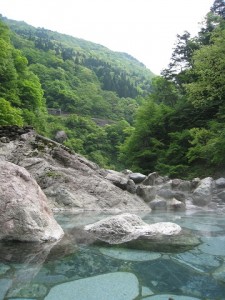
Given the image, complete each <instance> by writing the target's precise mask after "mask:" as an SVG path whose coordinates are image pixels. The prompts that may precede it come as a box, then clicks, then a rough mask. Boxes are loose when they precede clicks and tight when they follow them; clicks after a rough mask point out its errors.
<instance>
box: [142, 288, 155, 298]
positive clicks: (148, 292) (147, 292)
mask: <svg viewBox="0 0 225 300" xmlns="http://www.w3.org/2000/svg"><path fill="white" fill-rule="evenodd" d="M141 295H142V297H146V296H150V295H154V293H153V291H152V290H150V288H148V287H147V286H142V287H141Z"/></svg>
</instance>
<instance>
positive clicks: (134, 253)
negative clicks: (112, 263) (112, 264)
mask: <svg viewBox="0 0 225 300" xmlns="http://www.w3.org/2000/svg"><path fill="white" fill-rule="evenodd" d="M99 251H100V252H101V253H102V254H104V255H107V256H110V257H113V258H116V259H122V260H129V261H148V260H155V259H158V258H160V257H161V254H160V253H155V252H149V251H141V250H132V249H124V248H103V247H101V248H100V249H99Z"/></svg>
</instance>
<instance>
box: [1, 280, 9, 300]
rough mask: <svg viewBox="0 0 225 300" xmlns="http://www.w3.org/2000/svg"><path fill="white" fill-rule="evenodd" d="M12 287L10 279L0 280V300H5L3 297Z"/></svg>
mask: <svg viewBox="0 0 225 300" xmlns="http://www.w3.org/2000/svg"><path fill="white" fill-rule="evenodd" d="M11 285H12V280H11V279H0V300H4V299H5V295H6V293H7V291H8V290H9V288H10V287H11Z"/></svg>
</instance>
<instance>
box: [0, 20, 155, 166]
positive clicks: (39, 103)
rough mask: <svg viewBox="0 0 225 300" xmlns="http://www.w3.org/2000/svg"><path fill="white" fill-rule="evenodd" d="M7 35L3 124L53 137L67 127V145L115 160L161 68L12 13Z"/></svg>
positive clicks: (0, 36)
mask: <svg viewBox="0 0 225 300" xmlns="http://www.w3.org/2000/svg"><path fill="white" fill-rule="evenodd" d="M0 43H1V44H0V51H1V56H0V82H1V88H0V97H1V108H0V114H1V120H0V123H1V125H4V124H9V123H16V124H18V125H22V124H29V125H32V126H34V128H35V129H36V130H38V132H40V133H42V134H44V135H47V136H49V137H51V138H54V136H55V133H56V132H57V131H58V130H64V131H65V132H66V134H67V137H68V138H67V140H66V141H65V143H66V145H67V146H69V147H71V148H73V149H74V150H75V151H77V152H79V153H81V154H83V155H86V156H87V157H88V158H90V159H92V160H94V161H96V162H97V163H99V164H100V165H102V166H111V167H113V165H114V163H117V154H118V145H119V144H120V143H122V141H123V140H124V138H125V136H126V133H124V129H125V128H129V127H130V125H131V124H132V123H133V117H134V113H135V111H136V109H137V108H138V106H139V105H140V104H141V103H142V102H143V101H144V97H146V95H148V94H149V93H150V92H151V79H152V78H153V76H154V75H153V73H152V72H151V71H150V70H148V69H147V68H146V67H145V66H144V65H143V64H142V63H140V62H139V61H137V60H136V59H135V58H133V57H132V56H130V55H128V54H126V53H117V52H113V51H110V50H109V49H107V48H105V47H103V46H101V45H98V44H94V43H92V42H88V41H85V40H81V39H77V38H74V37H71V36H67V35H63V34H59V33H57V32H52V31H50V30H46V29H44V28H35V27H32V26H30V25H28V24H26V23H24V22H17V21H13V20H9V19H7V18H5V17H1V23H0ZM49 109H56V110H58V111H61V113H62V114H61V116H51V115H49V114H48V111H49ZM92 118H95V119H96V118H97V119H99V118H100V121H101V119H103V123H109V124H111V125H109V126H106V127H104V128H102V127H99V126H97V125H96V124H95V122H93V120H92Z"/></svg>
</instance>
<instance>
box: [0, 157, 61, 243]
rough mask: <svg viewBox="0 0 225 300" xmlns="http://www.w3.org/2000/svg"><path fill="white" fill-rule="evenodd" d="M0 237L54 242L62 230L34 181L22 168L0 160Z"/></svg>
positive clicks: (59, 236) (3, 238)
mask: <svg viewBox="0 0 225 300" xmlns="http://www.w3.org/2000/svg"><path fill="white" fill-rule="evenodd" d="M0 202H1V208H0V239H1V240H17V241H28V242H45V241H56V240H59V239H60V238H61V237H62V236H63V230H62V228H61V227H60V226H59V225H58V223H57V222H56V221H55V219H54V217H53V214H52V212H51V210H50V209H49V207H48V205H47V198H46V196H45V194H44V193H43V192H42V190H41V189H40V187H39V185H38V184H37V182H36V181H35V180H34V179H33V178H32V176H31V175H30V174H29V173H28V172H27V171H26V170H25V169H24V168H22V167H19V166H17V165H15V164H12V163H10V162H7V161H0Z"/></svg>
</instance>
